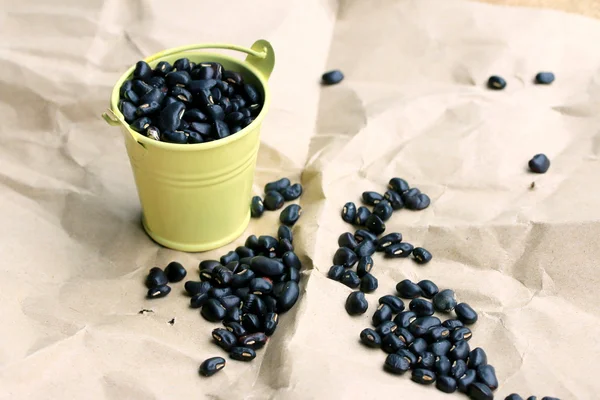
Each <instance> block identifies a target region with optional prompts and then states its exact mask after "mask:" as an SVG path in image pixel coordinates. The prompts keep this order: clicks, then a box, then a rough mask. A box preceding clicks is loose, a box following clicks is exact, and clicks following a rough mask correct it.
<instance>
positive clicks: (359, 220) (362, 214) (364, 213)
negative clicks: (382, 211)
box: [354, 206, 371, 226]
mask: <svg viewBox="0 0 600 400" xmlns="http://www.w3.org/2000/svg"><path fill="white" fill-rule="evenodd" d="M370 216H371V211H369V209H368V208H367V207H364V206H360V207H358V210H356V217H355V218H354V223H355V224H356V225H361V226H363V225H365V223H366V222H367V219H368V218H369V217H370Z"/></svg>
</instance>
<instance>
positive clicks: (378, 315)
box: [371, 304, 392, 326]
mask: <svg viewBox="0 0 600 400" xmlns="http://www.w3.org/2000/svg"><path fill="white" fill-rule="evenodd" d="M391 320H392V308H391V307H390V306H388V305H387V304H380V305H379V307H377V311H375V313H374V314H373V318H372V320H371V321H372V323H373V326H378V325H380V324H381V323H382V322H385V321H391Z"/></svg>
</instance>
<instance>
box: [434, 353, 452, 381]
mask: <svg viewBox="0 0 600 400" xmlns="http://www.w3.org/2000/svg"><path fill="white" fill-rule="evenodd" d="M434 366H435V372H436V374H437V375H438V376H445V375H450V371H451V369H452V363H451V362H450V359H449V358H448V357H446V356H444V355H441V356H438V355H436V357H435V364H434Z"/></svg>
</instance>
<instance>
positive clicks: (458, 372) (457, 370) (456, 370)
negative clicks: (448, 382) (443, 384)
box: [450, 360, 467, 379]
mask: <svg viewBox="0 0 600 400" xmlns="http://www.w3.org/2000/svg"><path fill="white" fill-rule="evenodd" d="M465 372H467V363H466V362H465V360H455V361H453V362H452V369H451V370H450V374H451V375H452V377H453V378H454V379H459V378H460V377H462V376H463V375H464V374H465Z"/></svg>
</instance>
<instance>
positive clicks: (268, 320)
mask: <svg viewBox="0 0 600 400" xmlns="http://www.w3.org/2000/svg"><path fill="white" fill-rule="evenodd" d="M278 323H279V315H278V314H277V313H275V312H269V313H267V314H266V315H265V318H264V323H263V327H264V330H265V335H267V336H271V335H272V334H273V333H275V329H277V324H278Z"/></svg>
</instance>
